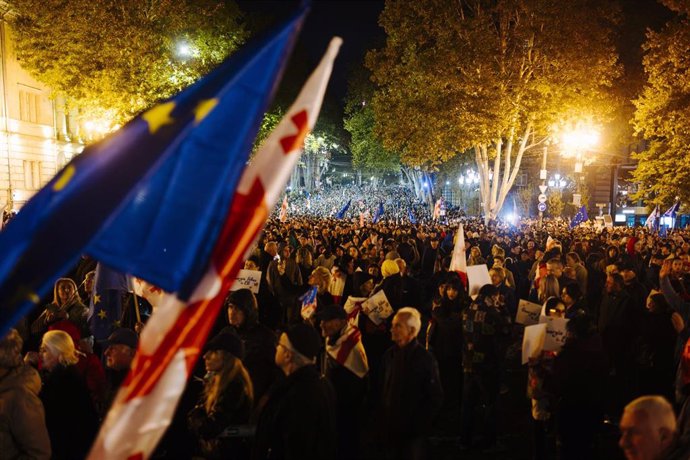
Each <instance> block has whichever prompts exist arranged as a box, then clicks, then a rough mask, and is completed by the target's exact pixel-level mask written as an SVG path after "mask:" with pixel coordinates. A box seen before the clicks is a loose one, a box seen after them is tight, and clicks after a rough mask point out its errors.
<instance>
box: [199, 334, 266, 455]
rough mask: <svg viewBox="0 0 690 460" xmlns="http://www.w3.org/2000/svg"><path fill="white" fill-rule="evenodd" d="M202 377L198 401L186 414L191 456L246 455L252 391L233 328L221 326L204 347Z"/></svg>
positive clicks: (237, 337) (242, 349)
mask: <svg viewBox="0 0 690 460" xmlns="http://www.w3.org/2000/svg"><path fill="white" fill-rule="evenodd" d="M205 350H206V352H205V353H204V365H205V367H206V376H205V377H204V388H203V391H202V394H201V397H200V398H199V402H198V404H197V405H196V406H195V407H194V409H192V410H191V411H190V412H189V414H188V415H187V426H188V427H189V430H190V432H191V433H192V434H193V435H194V437H195V438H196V440H197V452H196V456H195V458H205V459H218V458H247V457H248V455H249V444H248V442H247V439H246V438H245V437H241V436H238V434H241V433H242V432H246V431H247V428H248V427H247V424H248V423H249V419H250V416H251V412H252V408H253V404H254V390H253V387H252V381H251V378H250V377H249V373H248V372H247V369H246V368H245V367H244V365H243V364H242V361H241V359H242V358H243V357H244V345H243V344H242V340H241V339H240V337H239V336H238V335H237V333H236V332H235V331H234V330H233V329H225V330H223V331H222V332H221V333H220V334H218V335H216V336H215V337H213V338H212V339H211V340H209V341H208V343H207V344H206V347H205Z"/></svg>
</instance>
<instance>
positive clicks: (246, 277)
mask: <svg viewBox="0 0 690 460" xmlns="http://www.w3.org/2000/svg"><path fill="white" fill-rule="evenodd" d="M260 282H261V272H260V271H258V270H244V269H242V270H240V271H239V272H238V273H237V277H236V278H235V283H234V284H233V285H232V287H231V288H230V290H231V291H239V290H240V289H249V290H250V291H252V292H253V293H254V294H258V293H259V283H260Z"/></svg>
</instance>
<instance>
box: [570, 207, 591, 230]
mask: <svg viewBox="0 0 690 460" xmlns="http://www.w3.org/2000/svg"><path fill="white" fill-rule="evenodd" d="M588 220H589V216H588V215H587V206H585V205H582V207H581V208H580V209H579V210H578V211H577V213H576V214H575V217H573V220H571V221H570V228H574V227H577V226H578V225H580V224H581V223H582V222H587V221H588Z"/></svg>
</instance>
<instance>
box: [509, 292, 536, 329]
mask: <svg viewBox="0 0 690 460" xmlns="http://www.w3.org/2000/svg"><path fill="white" fill-rule="evenodd" d="M540 314H541V305H539V304H536V303H532V302H528V301H527V300H525V299H520V303H519V304H518V308H517V315H515V323H516V324H522V325H523V326H531V325H532V324H538V323H539V315H540Z"/></svg>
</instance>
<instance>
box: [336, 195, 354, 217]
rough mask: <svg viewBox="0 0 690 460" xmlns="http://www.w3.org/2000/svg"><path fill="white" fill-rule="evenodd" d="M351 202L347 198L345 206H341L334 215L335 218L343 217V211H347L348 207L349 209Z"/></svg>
mask: <svg viewBox="0 0 690 460" xmlns="http://www.w3.org/2000/svg"><path fill="white" fill-rule="evenodd" d="M351 203H352V200H349V201H348V202H347V203H345V206H343V207H342V209H341V210H340V211H338V213H337V214H336V215H335V217H336V219H342V218H343V217H345V213H346V212H347V210H348V209H350V204H351Z"/></svg>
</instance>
